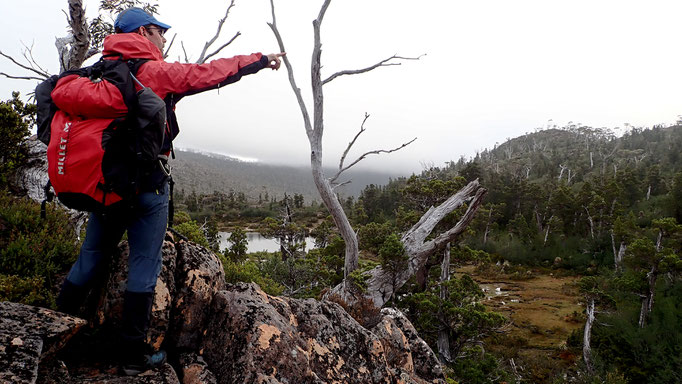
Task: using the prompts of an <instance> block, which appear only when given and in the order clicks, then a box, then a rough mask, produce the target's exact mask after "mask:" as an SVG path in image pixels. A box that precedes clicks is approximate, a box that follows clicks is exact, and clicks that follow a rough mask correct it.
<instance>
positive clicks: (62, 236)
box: [0, 191, 79, 307]
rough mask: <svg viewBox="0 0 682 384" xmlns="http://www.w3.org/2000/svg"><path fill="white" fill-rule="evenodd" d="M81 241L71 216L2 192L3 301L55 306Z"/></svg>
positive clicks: (0, 249)
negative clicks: (57, 288) (43, 211)
mask: <svg viewBox="0 0 682 384" xmlns="http://www.w3.org/2000/svg"><path fill="white" fill-rule="evenodd" d="M78 248H79V242H78V239H77V236H76V233H75V231H74V229H73V226H72V225H71V224H70V223H69V219H68V216H67V215H66V214H65V213H64V212H62V211H60V210H56V209H53V208H52V207H48V209H47V215H46V218H45V219H41V217H40V204H38V203H35V202H33V201H31V200H28V199H26V198H17V197H13V196H11V195H9V194H8V193H7V192H5V191H0V300H11V301H16V302H22V303H26V304H33V305H43V306H48V307H53V306H54V298H55V285H56V284H57V282H58V280H59V277H60V276H63V275H64V274H65V273H66V272H68V270H69V268H71V264H73V262H75V261H76V256H77V255H78Z"/></svg>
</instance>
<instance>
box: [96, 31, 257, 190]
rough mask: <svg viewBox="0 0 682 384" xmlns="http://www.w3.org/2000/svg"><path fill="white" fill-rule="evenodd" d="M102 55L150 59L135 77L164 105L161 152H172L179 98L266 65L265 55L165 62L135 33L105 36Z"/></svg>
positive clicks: (153, 184) (155, 182)
mask: <svg viewBox="0 0 682 384" xmlns="http://www.w3.org/2000/svg"><path fill="white" fill-rule="evenodd" d="M102 54H103V55H117V54H120V55H122V56H123V59H124V60H129V59H147V60H149V61H147V62H146V63H144V64H142V66H141V67H140V69H139V70H138V72H137V78H138V80H140V82H141V83H142V84H144V85H145V86H146V87H149V88H151V89H152V90H153V91H154V93H156V94H157V95H158V96H159V97H160V98H162V99H163V100H164V101H165V102H166V112H167V114H168V118H167V121H168V130H167V134H166V135H165V139H164V143H163V145H162V148H161V150H162V152H164V153H168V152H170V151H171V148H172V146H171V142H172V140H173V139H175V137H176V136H177V135H178V132H179V131H180V129H179V127H178V123H177V119H176V117H175V103H177V102H178V101H179V100H180V99H181V98H182V97H184V96H187V95H192V94H195V93H199V92H203V91H207V90H210V89H216V88H219V87H222V86H224V85H227V84H231V83H234V82H236V81H238V80H239V79H241V77H242V76H244V75H249V74H252V73H256V72H258V71H260V70H261V69H263V68H265V67H266V66H267V65H268V59H267V56H265V55H263V54H261V53H253V54H251V55H244V56H235V57H232V58H226V59H216V60H213V61H211V62H208V63H204V64H183V63H177V62H175V63H167V62H165V61H164V60H163V54H162V53H161V51H160V50H159V48H158V47H157V46H155V45H154V44H153V43H152V42H151V41H149V40H147V39H146V38H145V37H143V36H141V35H138V34H136V33H117V34H113V35H109V36H107V37H106V38H105V39H104V51H103V52H102ZM112 59H116V57H112ZM153 179H154V180H149V182H150V185H151V187H152V188H155V187H156V186H158V185H160V183H161V182H162V181H163V180H164V179H165V178H164V176H163V174H162V173H161V172H159V175H157V177H154V178H153Z"/></svg>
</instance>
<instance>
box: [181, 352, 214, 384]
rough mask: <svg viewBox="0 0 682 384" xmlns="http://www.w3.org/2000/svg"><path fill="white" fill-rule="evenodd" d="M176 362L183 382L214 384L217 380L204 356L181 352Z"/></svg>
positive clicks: (185, 383)
mask: <svg viewBox="0 0 682 384" xmlns="http://www.w3.org/2000/svg"><path fill="white" fill-rule="evenodd" d="M178 362H179V364H180V369H181V376H182V383H183V384H216V383H217V382H218V381H217V380H216V378H215V376H214V375H213V372H211V371H210V369H209V368H208V365H207V364H206V362H205V361H204V358H203V357H201V356H199V355H197V354H196V353H182V354H180V358H179V359H178Z"/></svg>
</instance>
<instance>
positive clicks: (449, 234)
mask: <svg viewBox="0 0 682 384" xmlns="http://www.w3.org/2000/svg"><path fill="white" fill-rule="evenodd" d="M486 192H487V190H486V189H485V188H482V187H481V186H479V184H478V180H474V181H472V182H470V183H469V184H468V185H467V186H466V187H464V188H462V189H461V190H460V191H459V192H457V193H456V194H455V195H453V196H451V197H450V198H449V199H448V200H446V201H445V202H443V203H442V204H441V205H439V206H438V207H435V208H434V207H431V209H429V210H428V212H426V213H425V214H424V216H422V217H421V219H420V220H419V222H418V223H417V224H415V225H414V226H413V227H412V228H410V230H408V231H407V232H406V233H405V234H404V235H403V237H402V239H401V240H402V243H403V246H404V247H405V252H406V254H407V255H408V258H409V260H408V266H407V268H406V269H405V270H404V271H402V272H401V273H399V274H398V276H396V281H395V284H394V281H393V279H392V276H390V274H389V273H388V272H387V271H384V270H383V269H382V268H381V266H378V267H376V268H374V269H372V270H370V271H368V272H366V273H365V274H364V276H365V277H367V280H366V282H367V289H366V291H365V292H363V293H362V294H361V295H362V296H364V297H365V298H368V299H371V300H372V301H373V302H374V305H376V306H377V307H381V306H382V305H384V303H385V302H386V301H388V300H389V299H390V297H391V296H392V295H393V294H394V289H399V288H400V287H402V286H403V284H405V282H407V280H408V279H409V278H410V277H411V276H412V275H414V274H415V272H416V271H417V270H418V269H419V268H420V267H421V266H423V265H424V264H425V263H426V262H427V260H428V258H429V255H431V254H433V253H434V252H436V251H437V250H439V249H443V247H444V246H445V244H447V243H451V242H454V241H455V240H456V239H457V238H458V237H459V235H461V234H462V233H463V232H464V230H465V229H466V227H467V226H468V225H469V223H470V222H471V220H472V219H473V217H474V214H475V213H476V211H477V210H478V207H479V206H480V204H481V203H482V201H483V197H484V196H485V194H486ZM465 203H468V204H469V205H468V208H467V211H466V212H465V213H464V215H463V216H462V217H461V218H460V220H459V221H458V222H457V224H455V226H454V227H452V228H451V229H450V230H448V231H446V232H444V233H442V234H440V235H438V236H436V237H435V238H434V239H431V240H429V241H426V238H427V237H428V236H429V234H431V232H432V231H433V229H434V227H435V226H436V225H437V224H438V223H439V222H440V221H441V220H442V219H443V218H444V217H445V216H446V215H447V214H449V213H450V212H452V211H454V210H455V209H457V208H458V207H460V206H462V205H463V204H465ZM339 288H340V287H339V286H337V287H336V288H334V290H333V291H338V289H339Z"/></svg>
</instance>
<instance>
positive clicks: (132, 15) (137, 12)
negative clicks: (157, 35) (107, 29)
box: [114, 8, 171, 33]
mask: <svg viewBox="0 0 682 384" xmlns="http://www.w3.org/2000/svg"><path fill="white" fill-rule="evenodd" d="M149 24H153V25H156V26H158V27H160V28H162V29H164V30H166V29H168V28H170V27H171V26H170V25H168V24H164V23H162V22H160V21H158V20H156V19H155V18H154V16H152V15H151V14H150V13H147V12H146V11H144V10H143V9H141V8H128V9H126V10H125V11H123V12H121V13H119V14H118V17H117V18H116V22H115V23H114V28H118V29H120V30H121V31H123V33H129V32H133V31H135V30H136V29H138V28H140V27H142V26H145V25H149Z"/></svg>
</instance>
